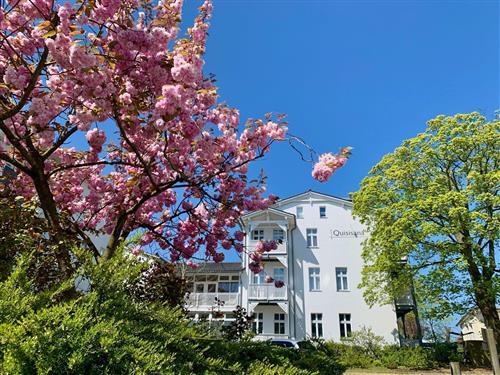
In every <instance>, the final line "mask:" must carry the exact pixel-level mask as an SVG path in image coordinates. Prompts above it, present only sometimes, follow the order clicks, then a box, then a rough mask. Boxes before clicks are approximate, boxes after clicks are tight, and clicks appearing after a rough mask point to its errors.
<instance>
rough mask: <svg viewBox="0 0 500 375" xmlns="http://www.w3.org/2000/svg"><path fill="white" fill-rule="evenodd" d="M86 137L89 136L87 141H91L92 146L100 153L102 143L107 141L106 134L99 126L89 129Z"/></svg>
mask: <svg viewBox="0 0 500 375" xmlns="http://www.w3.org/2000/svg"><path fill="white" fill-rule="evenodd" d="M85 138H87V142H89V144H90V147H91V148H92V149H93V150H95V152H98V153H99V152H101V151H102V145H103V144H104V142H106V135H105V134H104V132H103V131H102V130H99V129H97V128H94V129H92V130H89V131H88V132H87V134H86V135H85Z"/></svg>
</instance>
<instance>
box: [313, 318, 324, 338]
mask: <svg viewBox="0 0 500 375" xmlns="http://www.w3.org/2000/svg"><path fill="white" fill-rule="evenodd" d="M311 336H312V337H323V314H311Z"/></svg>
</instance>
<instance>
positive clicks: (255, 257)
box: [248, 241, 278, 273]
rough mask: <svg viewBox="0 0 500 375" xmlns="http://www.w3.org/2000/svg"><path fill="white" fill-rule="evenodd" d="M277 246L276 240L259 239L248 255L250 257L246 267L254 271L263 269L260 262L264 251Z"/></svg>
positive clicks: (271, 249) (258, 271)
mask: <svg viewBox="0 0 500 375" xmlns="http://www.w3.org/2000/svg"><path fill="white" fill-rule="evenodd" d="M277 248H278V243H277V242H276V241H259V242H257V245H256V246H255V249H254V251H252V252H251V253H250V254H249V255H248V256H249V257H250V260H251V261H250V263H249V265H248V267H249V268H250V270H251V271H252V272H254V273H260V272H262V271H263V270H264V266H263V264H262V258H263V255H264V253H267V252H269V251H273V250H276V249H277Z"/></svg>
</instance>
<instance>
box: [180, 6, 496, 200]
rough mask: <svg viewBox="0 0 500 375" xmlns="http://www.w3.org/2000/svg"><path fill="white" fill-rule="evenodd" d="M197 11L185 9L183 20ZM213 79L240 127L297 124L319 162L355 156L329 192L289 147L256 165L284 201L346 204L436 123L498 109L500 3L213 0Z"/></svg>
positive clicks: (281, 147)
mask: <svg viewBox="0 0 500 375" xmlns="http://www.w3.org/2000/svg"><path fill="white" fill-rule="evenodd" d="M199 4H200V2H199V1H194V0H186V2H185V14H184V17H185V21H190V20H191V19H192V18H193V17H194V15H195V10H196V7H197V6H198V5H199ZM214 8H215V9H214V16H213V19H212V27H211V30H210V37H209V42H208V51H207V55H206V71H207V72H211V73H215V74H216V78H217V83H218V86H219V87H220V90H219V93H220V95H221V99H222V100H223V101H225V102H227V103H228V104H229V105H231V106H233V107H236V108H239V109H240V111H241V114H242V119H243V120H244V119H246V118H247V117H261V116H262V115H263V114H264V113H266V112H271V111H273V112H280V113H286V114H287V115H288V121H289V122H290V126H289V128H290V132H291V133H293V134H296V135H300V136H301V137H304V138H305V139H306V140H307V142H308V143H309V144H310V145H311V146H313V147H314V148H315V149H316V150H317V151H318V152H325V151H337V150H338V148H339V147H342V146H347V145H349V146H352V147H353V148H354V150H353V156H352V159H351V160H350V161H349V162H348V164H347V165H346V167H344V169H342V170H340V171H339V172H337V174H336V175H335V176H334V177H333V178H332V179H331V180H330V181H329V182H328V183H325V184H320V183H318V182H315V181H313V179H312V178H311V177H310V172H311V166H310V165H309V164H307V163H305V162H302V161H301V160H300V158H299V157H298V155H296V154H295V153H294V151H292V150H291V148H290V147H289V146H288V145H285V144H279V145H277V147H275V148H274V150H273V151H272V152H271V153H270V154H269V156H268V157H267V158H266V160H264V161H262V162H259V163H258V166H257V167H258V168H264V170H265V171H266V173H267V175H268V176H269V178H268V186H269V191H270V192H272V193H274V194H277V195H278V196H280V197H286V196H288V195H292V194H295V193H297V192H300V191H304V190H307V189H309V188H312V189H314V190H319V191H322V192H324V193H329V194H334V195H338V196H346V195H347V194H348V193H349V192H351V191H355V190H357V188H358V186H359V183H360V181H361V180H362V178H363V177H364V176H365V175H366V174H367V173H368V171H369V170H370V168H371V167H372V166H373V165H374V164H376V163H377V162H378V161H379V160H380V158H381V157H382V156H383V155H384V154H386V153H388V152H391V151H392V150H393V149H394V148H395V147H397V146H398V145H399V144H400V143H401V142H402V140H403V139H407V138H411V137H413V136H415V135H416V134H418V133H419V132H421V131H423V130H424V129H425V122H426V121H427V120H428V119H431V118H433V117H435V116H436V115H438V114H446V115H452V114H455V113H465V112H471V111H480V112H482V113H484V114H486V115H487V116H489V117H491V116H492V115H493V114H494V111H495V110H497V109H498V108H500V104H499V102H500V89H499V86H500V82H499V81H500V77H499V72H500V66H499V48H500V47H499V46H500V40H499V34H500V29H499V28H500V23H499V13H500V12H499V2H498V1H444V0H442V1H432V0H427V1H406V0H400V1H319V0H316V1H315V0H310V1H307V0H294V1H292V0H289V1H285V0H283V1H278V0H268V1H261V0H214Z"/></svg>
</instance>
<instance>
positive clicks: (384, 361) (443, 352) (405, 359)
mask: <svg viewBox="0 0 500 375" xmlns="http://www.w3.org/2000/svg"><path fill="white" fill-rule="evenodd" d="M324 346H325V347H326V348H327V351H328V352H330V353H331V354H332V356H333V357H335V358H337V359H338V361H339V362H340V363H341V364H342V365H344V366H345V367H347V368H375V367H385V368H389V369H407V370H425V369H434V368H438V367H448V365H449V363H450V361H451V360H459V359H460V358H459V356H458V353H457V346H456V344H452V343H439V344H433V345H431V346H429V347H425V348H424V347H420V346H417V347H399V346H396V345H386V344H385V343H384V342H383V340H382V339H381V337H379V336H376V335H375V334H373V332H371V331H370V330H369V329H362V330H361V331H357V332H353V333H352V339H350V340H345V341H344V342H342V343H334V342H331V341H328V342H325V343H324Z"/></svg>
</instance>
